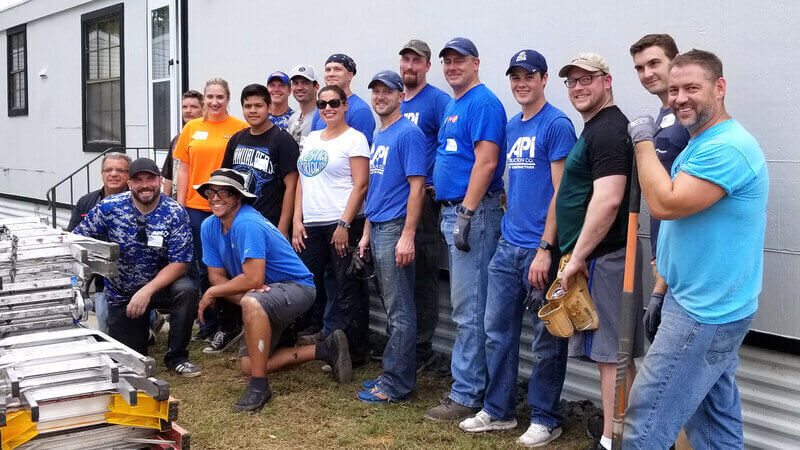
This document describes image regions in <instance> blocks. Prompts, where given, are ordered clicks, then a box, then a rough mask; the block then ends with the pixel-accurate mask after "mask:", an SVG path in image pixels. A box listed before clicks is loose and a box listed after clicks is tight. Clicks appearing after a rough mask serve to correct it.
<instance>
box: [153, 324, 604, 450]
mask: <svg viewBox="0 0 800 450" xmlns="http://www.w3.org/2000/svg"><path fill="white" fill-rule="evenodd" d="M165 341H166V334H164V332H162V334H161V335H160V336H159V343H158V345H157V347H156V348H153V349H151V350H152V352H151V354H152V355H153V356H154V357H155V358H156V359H157V360H159V364H160V366H159V367H160V372H159V375H158V378H162V379H164V380H166V381H167V382H169V384H170V388H171V393H172V396H173V397H175V398H177V399H178V400H180V408H179V414H178V420H177V423H178V424H179V425H181V426H182V427H183V428H185V429H187V430H188V431H189V432H190V433H191V436H192V438H191V442H192V444H193V445H192V447H193V448H208V449H233V448H248V449H260V448H281V449H288V448H335V447H353V448H389V447H391V448H508V447H513V446H514V445H515V440H516V438H517V437H518V436H519V435H520V434H522V433H523V432H524V431H525V429H526V428H527V426H528V417H529V416H528V413H527V410H524V409H522V408H520V410H519V411H518V419H517V420H518V422H519V426H518V427H517V428H516V429H514V430H510V431H505V432H493V433H478V434H467V433H464V432H462V431H461V430H459V429H458V426H457V425H456V424H440V423H433V422H429V421H427V420H425V419H423V417H422V415H423V413H424V412H425V410H426V409H428V408H430V407H431V406H434V405H436V404H437V401H438V398H439V397H440V396H441V395H443V394H444V393H445V392H447V389H448V387H449V382H448V381H447V380H444V379H441V378H438V377H434V376H433V375H423V376H421V377H419V378H418V380H417V390H416V392H415V394H414V396H413V398H412V400H411V401H409V402H405V403H399V404H391V405H367V404H362V403H361V402H359V401H358V400H357V399H356V392H357V390H358V388H359V387H360V383H361V381H363V380H366V379H368V378H373V377H375V376H376V375H378V373H379V371H380V364H379V363H377V362H370V363H369V364H367V365H366V366H364V367H361V368H359V369H358V370H356V371H355V376H354V380H353V382H352V383H350V384H349V385H339V384H336V383H335V382H334V381H333V379H332V378H331V377H330V375H328V374H325V373H322V371H321V370H320V367H321V366H322V363H319V362H313V363H308V364H305V365H303V366H300V367H297V368H294V369H292V370H289V371H285V372H280V373H276V374H272V375H270V376H269V377H268V380H269V383H270V386H271V388H272V400H271V401H270V403H268V404H267V406H266V407H264V409H263V410H262V411H260V412H259V413H255V414H253V413H235V412H233V410H232V409H231V406H232V405H233V403H234V402H235V401H236V400H237V399H238V398H239V397H240V396H241V394H242V393H243V392H244V388H245V387H246V383H247V380H246V379H245V377H244V376H242V375H241V374H240V373H239V370H238V360H237V358H236V356H235V355H234V354H233V353H224V354H222V355H204V354H202V352H201V351H200V350H201V348H202V347H203V345H204V344H201V343H197V342H192V344H191V346H190V349H191V361H192V362H194V363H196V364H199V365H200V367H201V368H202V369H203V374H202V375H201V376H200V377H198V378H183V377H181V376H178V375H174V374H172V373H169V372H167V371H166V370H164V366H163V362H162V361H161V359H162V355H163V346H164V342H165ZM589 443H590V441H589V439H588V438H587V437H586V434H585V432H584V428H583V424H582V423H581V421H580V419H579V418H574V417H569V418H568V419H567V421H566V423H565V424H564V434H563V435H562V437H561V438H559V439H557V440H556V441H554V443H553V444H554V445H550V446H548V447H546V448H553V449H579V448H587V446H588V445H589Z"/></svg>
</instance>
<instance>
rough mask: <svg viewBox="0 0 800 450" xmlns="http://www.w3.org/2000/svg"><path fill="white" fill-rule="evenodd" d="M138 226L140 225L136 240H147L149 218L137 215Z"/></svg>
mask: <svg viewBox="0 0 800 450" xmlns="http://www.w3.org/2000/svg"><path fill="white" fill-rule="evenodd" d="M136 226H137V227H138V228H137V230H136V240H138V241H139V242H147V220H145V218H144V216H137V217H136Z"/></svg>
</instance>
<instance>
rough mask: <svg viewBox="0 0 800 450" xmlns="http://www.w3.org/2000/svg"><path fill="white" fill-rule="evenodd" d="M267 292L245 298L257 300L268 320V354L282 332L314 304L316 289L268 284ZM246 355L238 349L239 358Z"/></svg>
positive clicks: (290, 282) (254, 293)
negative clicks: (269, 333)
mask: <svg viewBox="0 0 800 450" xmlns="http://www.w3.org/2000/svg"><path fill="white" fill-rule="evenodd" d="M268 286H269V288H270V289H269V291H267V292H250V293H247V294H245V297H253V298H254V299H256V300H258V303H259V304H260V305H261V308H262V309H263V310H264V312H266V313H267V317H268V318H269V324H270V328H271V329H272V330H271V331H272V336H271V338H270V346H269V349H270V352H272V351H273V350H275V348H276V347H277V345H278V341H280V339H281V334H283V331H284V330H285V329H286V328H288V327H289V325H291V324H292V322H294V320H295V319H296V318H298V317H299V316H300V315H301V314H303V313H305V312H306V311H308V309H309V308H311V305H312V304H313V303H314V297H315V296H316V293H317V291H316V289H315V288H314V287H313V286H307V285H305V284H300V283H296V282H294V281H288V282H282V283H272V284H269V285H268ZM245 355H247V348H246V347H245V346H244V345H242V346H241V347H240V348H239V356H245Z"/></svg>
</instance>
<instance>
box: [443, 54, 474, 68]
mask: <svg viewBox="0 0 800 450" xmlns="http://www.w3.org/2000/svg"><path fill="white" fill-rule="evenodd" d="M469 58H471V57H467V56H456V57H453V58H441V59H440V60H439V61H440V62H441V63H442V65H443V66H449V65H456V66H461V65H463V64H464V63H466V62H467V60H468V59H469Z"/></svg>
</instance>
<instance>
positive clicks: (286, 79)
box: [267, 70, 289, 86]
mask: <svg viewBox="0 0 800 450" xmlns="http://www.w3.org/2000/svg"><path fill="white" fill-rule="evenodd" d="M273 78H277V79H279V80H281V81H282V82H283V84H285V85H287V86H288V85H289V75H286V72H281V71H280V70H278V71H275V72H272V73H271V74H269V76H268V77H267V84H269V82H270V81H272V79H273Z"/></svg>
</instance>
